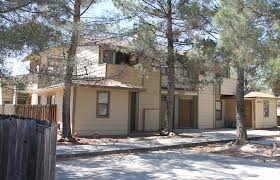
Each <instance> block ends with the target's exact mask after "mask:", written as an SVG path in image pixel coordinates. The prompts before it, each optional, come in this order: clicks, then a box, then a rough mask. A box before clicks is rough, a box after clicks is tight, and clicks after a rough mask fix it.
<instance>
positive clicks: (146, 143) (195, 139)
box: [56, 129, 280, 160]
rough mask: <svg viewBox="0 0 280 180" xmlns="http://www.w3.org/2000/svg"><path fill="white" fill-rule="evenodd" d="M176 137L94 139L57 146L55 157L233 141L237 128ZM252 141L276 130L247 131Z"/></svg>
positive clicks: (194, 131)
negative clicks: (83, 143) (90, 141)
mask: <svg viewBox="0 0 280 180" xmlns="http://www.w3.org/2000/svg"><path fill="white" fill-rule="evenodd" d="M177 133H178V136H168V137H167V136H150V137H137V138H122V139H111V138H101V139H96V141H95V143H94V144H88V145H72V144H67V145H61V144H59V145H57V150H56V154H57V160H64V159H69V158H75V157H89V156H99V155H109V154H118V153H134V152H147V151H155V150H166V149H176V148H183V147H193V146H198V145H203V144H211V143H219V142H220V143H225V142H230V141H234V140H235V136H236V130H232V129H215V130H200V129H190V130H177ZM247 133H248V137H249V139H251V140H253V139H254V140H255V139H262V138H269V137H275V136H280V131H279V130H247Z"/></svg>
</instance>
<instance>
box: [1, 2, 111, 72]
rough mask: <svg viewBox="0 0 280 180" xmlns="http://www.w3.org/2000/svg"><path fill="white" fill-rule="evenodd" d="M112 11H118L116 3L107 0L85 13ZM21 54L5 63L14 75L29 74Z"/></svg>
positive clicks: (27, 64)
mask: <svg viewBox="0 0 280 180" xmlns="http://www.w3.org/2000/svg"><path fill="white" fill-rule="evenodd" d="M110 11H116V8H115V7H114V4H113V2H112V1H111V0H105V1H103V2H100V3H98V4H96V5H94V6H93V7H92V8H90V9H89V10H88V13H86V14H85V16H87V17H92V16H100V15H102V14H105V13H108V12H110ZM25 56H26V55H24V56H20V57H17V58H8V59H7V60H6V63H5V65H6V66H7V67H8V68H9V69H11V72H12V75H20V74H28V73H29V72H28V70H27V69H28V68H29V62H22V59H23V58H24V57H25Z"/></svg>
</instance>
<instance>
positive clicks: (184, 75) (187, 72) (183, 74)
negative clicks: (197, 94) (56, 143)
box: [181, 68, 191, 77]
mask: <svg viewBox="0 0 280 180" xmlns="http://www.w3.org/2000/svg"><path fill="white" fill-rule="evenodd" d="M181 75H182V77H190V76H191V73H190V71H189V70H188V69H186V68H183V69H182V73H181Z"/></svg>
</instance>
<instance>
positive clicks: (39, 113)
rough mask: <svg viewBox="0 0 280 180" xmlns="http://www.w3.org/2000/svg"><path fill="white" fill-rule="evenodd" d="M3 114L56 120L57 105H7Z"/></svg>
mask: <svg viewBox="0 0 280 180" xmlns="http://www.w3.org/2000/svg"><path fill="white" fill-rule="evenodd" d="M3 114H7V115H15V116H19V117H25V118H31V119H38V120H47V121H50V122H56V105H5V107H4V112H3Z"/></svg>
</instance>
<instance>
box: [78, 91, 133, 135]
mask: <svg viewBox="0 0 280 180" xmlns="http://www.w3.org/2000/svg"><path fill="white" fill-rule="evenodd" d="M98 90H100V91H109V92H110V110H109V114H110V115H109V118H97V117H96V97H97V94H96V92H97V91H98ZM128 101H129V92H128V90H118V89H108V90H106V89H96V88H82V87H77V91H76V109H75V131H76V132H77V133H79V135H81V136H90V135H94V134H100V135H126V134H128V116H129V115H128V113H129V112H128V109H129V107H128V104H129V103H128Z"/></svg>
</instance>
